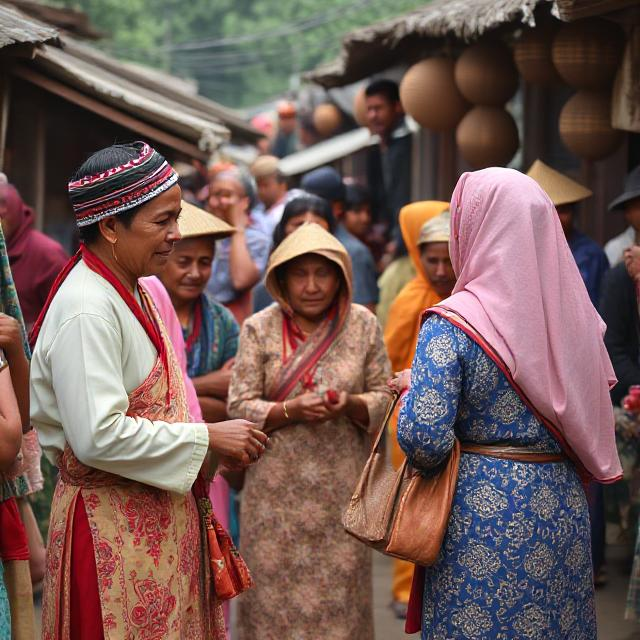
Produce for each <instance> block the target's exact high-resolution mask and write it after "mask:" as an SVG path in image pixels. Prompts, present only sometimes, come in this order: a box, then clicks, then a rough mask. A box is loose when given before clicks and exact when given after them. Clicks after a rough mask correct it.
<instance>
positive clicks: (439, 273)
mask: <svg viewBox="0 0 640 640" xmlns="http://www.w3.org/2000/svg"><path fill="white" fill-rule="evenodd" d="M420 262H421V263H422V267H423V268H424V271H425V273H426V275H427V279H428V280H429V282H430V283H431V286H432V287H433V288H434V290H435V292H436V293H437V294H438V295H439V296H440V297H441V298H448V297H449V296H450V295H451V292H452V291H453V287H454V286H455V284H456V275H455V273H454V272H453V267H452V266H451V259H450V258H449V244H448V243H447V242H427V243H426V244H423V245H421V246H420Z"/></svg>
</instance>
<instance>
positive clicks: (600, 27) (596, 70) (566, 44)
mask: <svg viewBox="0 0 640 640" xmlns="http://www.w3.org/2000/svg"><path fill="white" fill-rule="evenodd" d="M624 42H625V35H624V31H623V29H622V27H620V26H618V25H617V24H615V23H614V22H610V21H609V20H603V19H602V18H588V19H586V20H578V21H577V22H571V23H568V24H564V25H563V26H562V27H561V28H560V30H559V31H558V34H557V35H556V37H555V38H554V40H553V46H552V58H553V64H554V65H555V67H556V69H557V70H558V73H559V74H560V76H562V79H563V80H564V81H565V82H566V83H567V84H568V85H569V86H571V87H574V88H575V89H589V90H592V91H597V90H600V89H606V88H608V87H610V86H611V84H612V83H613V81H614V79H615V75H616V71H617V69H618V65H619V64H620V60H621V58H622V52H623V50H624Z"/></svg>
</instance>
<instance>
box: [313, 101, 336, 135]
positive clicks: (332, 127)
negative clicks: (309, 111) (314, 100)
mask: <svg viewBox="0 0 640 640" xmlns="http://www.w3.org/2000/svg"><path fill="white" fill-rule="evenodd" d="M341 125H342V114H341V113H340V109H338V107H336V105H335V104H331V103H330V102H325V103H323V104H319V105H318V106H317V107H316V108H315V109H314V111H313V126H314V127H315V128H316V131H317V132H318V133H319V134H320V135H321V136H322V137H323V138H328V137H329V136H332V135H333V134H334V133H336V131H338V129H340V127H341Z"/></svg>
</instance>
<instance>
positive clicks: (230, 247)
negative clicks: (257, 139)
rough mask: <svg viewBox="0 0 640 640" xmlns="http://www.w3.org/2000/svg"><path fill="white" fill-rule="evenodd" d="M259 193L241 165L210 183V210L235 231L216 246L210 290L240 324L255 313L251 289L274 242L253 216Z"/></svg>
mask: <svg viewBox="0 0 640 640" xmlns="http://www.w3.org/2000/svg"><path fill="white" fill-rule="evenodd" d="M255 197H256V196H255V185H254V181H253V178H252V177H251V175H250V174H248V173H247V172H246V171H244V170H241V169H239V168H237V167H231V168H229V169H223V170H222V171H220V172H218V173H216V174H215V176H214V177H213V179H212V181H211V182H210V183H209V200H208V210H209V212H210V213H212V214H213V215H215V216H218V217H219V218H220V219H222V220H224V221H225V222H226V223H227V224H229V225H231V226H232V227H234V229H235V233H234V234H233V235H232V236H231V238H225V239H223V240H220V241H219V242H218V244H217V246H216V254H215V258H214V263H213V266H212V270H211V279H210V280H209V283H208V285H207V291H208V292H209V293H210V294H211V295H212V296H213V298H214V300H217V301H218V302H221V303H222V304H224V305H225V306H226V307H227V308H229V309H230V310H231V312H232V313H233V315H234V316H235V318H236V320H237V321H238V323H240V324H242V322H243V321H244V319H245V318H246V317H247V316H248V315H250V314H251V289H252V288H253V287H254V286H255V285H256V284H257V283H258V282H259V281H260V278H262V274H263V273H264V270H265V267H266V265H267V260H268V259H269V247H270V246H271V239H270V238H269V236H268V235H267V234H266V233H265V232H264V230H263V229H262V227H261V226H260V225H258V224H257V223H256V222H255V221H253V220H252V219H251V216H250V211H251V209H252V208H253V206H254V205H255Z"/></svg>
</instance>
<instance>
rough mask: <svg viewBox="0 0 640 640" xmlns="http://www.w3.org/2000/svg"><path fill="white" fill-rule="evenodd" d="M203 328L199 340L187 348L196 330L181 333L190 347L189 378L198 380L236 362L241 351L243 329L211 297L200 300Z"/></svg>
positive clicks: (188, 356)
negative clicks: (225, 364)
mask: <svg viewBox="0 0 640 640" xmlns="http://www.w3.org/2000/svg"><path fill="white" fill-rule="evenodd" d="M200 304H201V305H202V306H201V309H202V326H201V327H200V332H199V334H198V338H197V340H195V341H194V342H193V344H188V343H187V341H188V340H189V338H190V336H191V333H192V331H193V326H189V327H188V328H186V329H185V328H184V327H183V329H182V335H183V336H184V340H185V343H187V345H186V348H187V374H188V375H189V377H190V378H197V377H198V376H203V375H205V374H207V373H211V372H212V371H218V369H220V368H221V367H222V365H223V364H224V363H225V362H227V360H230V359H231V358H235V355H236V352H237V351H238V339H239V335H240V327H239V326H238V323H237V322H236V319H235V318H234V317H233V314H232V313H231V311H229V310H228V309H227V308H226V307H223V306H222V305H221V304H218V303H217V302H216V301H215V300H214V299H213V297H212V296H210V295H209V294H208V293H203V294H202V295H201V296H200Z"/></svg>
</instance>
